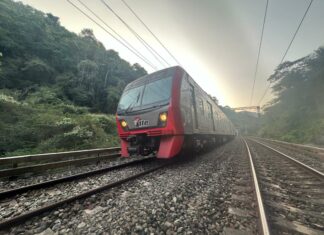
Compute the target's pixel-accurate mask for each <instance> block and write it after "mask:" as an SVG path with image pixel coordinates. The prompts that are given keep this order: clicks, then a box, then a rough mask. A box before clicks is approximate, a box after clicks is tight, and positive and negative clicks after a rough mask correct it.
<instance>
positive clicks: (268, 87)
mask: <svg viewBox="0 0 324 235" xmlns="http://www.w3.org/2000/svg"><path fill="white" fill-rule="evenodd" d="M313 1H314V0H311V1H310V2H309V4H308V7H307V9H306V11H305V13H304V15H303V17H302V19H301V21H300V22H299V25H298V27H297V29H296V31H295V33H294V36H293V37H292V39H291V41H290V43H289V45H288V47H287V49H286V51H285V53H284V55H283V57H282V59H281V61H280V64H282V62H283V61H284V59H285V57H286V55H287V53H288V51H289V49H290V47H291V45H292V43H293V41H294V40H295V37H296V35H297V33H298V31H299V29H300V26H301V25H302V23H303V21H304V19H305V17H306V15H307V13H308V11H309V8H310V7H311V5H312V3H313ZM280 64H279V65H280ZM270 85H271V83H269V84H268V86H267V88H266V89H265V91H264V93H263V95H262V97H261V99H260V101H259V105H260V104H261V102H262V100H263V99H264V97H265V95H266V94H267V92H268V90H269V89H270Z"/></svg>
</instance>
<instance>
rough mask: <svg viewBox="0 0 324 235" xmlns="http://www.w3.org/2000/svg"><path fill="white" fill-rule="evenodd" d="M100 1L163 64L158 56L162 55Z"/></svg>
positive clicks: (108, 6) (107, 5)
mask: <svg viewBox="0 0 324 235" xmlns="http://www.w3.org/2000/svg"><path fill="white" fill-rule="evenodd" d="M101 2H102V3H103V4H104V5H105V7H106V8H107V9H108V10H109V11H111V12H112V13H113V14H114V15H115V16H116V17H117V18H118V19H119V20H120V21H121V22H122V23H123V24H124V25H125V26H126V28H127V29H128V30H129V31H130V32H131V33H132V34H133V35H134V36H135V37H136V38H137V39H138V40H139V41H140V43H141V44H142V45H143V46H144V47H145V48H146V49H147V50H148V51H149V52H150V53H151V54H152V55H153V56H154V58H155V59H156V60H157V61H158V62H159V63H160V64H161V65H162V66H165V65H164V64H163V62H162V61H161V59H160V58H159V57H161V58H162V56H161V55H160V54H159V53H158V52H157V51H155V50H154V48H152V47H151V46H150V45H149V44H148V43H147V42H146V41H145V39H143V38H142V37H141V36H140V35H139V34H138V33H137V32H136V31H135V30H134V29H133V28H132V27H131V26H130V25H129V24H127V23H126V21H125V20H123V19H122V18H121V16H119V15H118V14H117V13H116V11H114V10H113V9H112V7H111V6H110V5H109V4H108V3H107V2H106V1H105V0H101Z"/></svg>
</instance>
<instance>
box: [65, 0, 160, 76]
mask: <svg viewBox="0 0 324 235" xmlns="http://www.w3.org/2000/svg"><path fill="white" fill-rule="evenodd" d="M67 2H68V3H70V4H71V5H72V6H73V7H74V8H76V9H77V10H78V11H79V12H81V13H82V14H83V15H84V16H86V17H87V18H88V19H90V20H91V21H92V22H93V23H95V24H96V25H97V26H98V27H100V28H101V29H102V30H104V31H105V32H106V33H108V34H109V35H110V36H111V37H113V38H114V39H115V40H116V41H118V42H119V43H120V44H122V45H123V46H124V47H126V48H127V49H128V50H129V51H131V52H132V53H133V54H134V55H136V56H137V57H138V58H139V59H141V60H142V61H143V62H145V63H146V64H147V65H149V66H150V67H151V68H153V69H154V70H157V67H155V66H154V65H153V64H152V63H151V62H150V61H149V60H147V59H146V58H142V57H141V56H140V55H138V54H137V53H136V52H135V51H133V50H132V49H131V48H130V47H129V46H127V45H126V44H125V43H124V42H122V41H121V40H119V39H118V38H117V37H116V36H115V35H113V34H112V33H111V32H109V31H108V30H107V29H105V28H104V27H103V26H102V25H101V24H99V23H98V22H97V21H96V20H94V19H93V18H92V17H91V16H89V15H88V14H87V13H85V12H84V11H83V10H82V9H80V8H79V7H78V6H77V5H75V4H74V3H73V2H71V1H70V0H67Z"/></svg>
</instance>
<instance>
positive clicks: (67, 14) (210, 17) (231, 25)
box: [22, 0, 324, 107]
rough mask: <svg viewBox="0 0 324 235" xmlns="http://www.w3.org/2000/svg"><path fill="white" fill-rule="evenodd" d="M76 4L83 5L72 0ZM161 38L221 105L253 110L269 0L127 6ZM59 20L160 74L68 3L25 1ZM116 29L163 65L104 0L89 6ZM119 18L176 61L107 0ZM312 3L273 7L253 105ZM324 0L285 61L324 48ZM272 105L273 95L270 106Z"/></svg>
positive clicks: (152, 0) (171, 0)
mask: <svg viewBox="0 0 324 235" xmlns="http://www.w3.org/2000/svg"><path fill="white" fill-rule="evenodd" d="M71 1H74V2H75V3H76V4H77V0H71ZM126 1H127V3H128V4H129V5H130V6H131V7H132V8H133V9H134V11H135V12H137V13H138V15H139V16H140V17H141V18H142V20H143V21H144V22H145V23H146V24H147V25H148V26H149V27H150V28H151V30H152V31H153V32H154V33H155V34H156V35H157V36H158V37H159V38H160V40H161V41H162V42H163V43H164V44H165V45H166V46H167V48H168V49H169V50H170V51H171V52H172V53H173V54H174V56H175V57H176V58H177V59H178V60H179V62H180V63H181V65H182V66H183V67H184V69H185V70H187V72H189V74H190V75H191V76H192V77H193V78H194V79H195V80H196V81H197V82H198V84H200V85H201V86H202V88H203V89H204V90H206V91H207V92H208V93H209V94H211V95H213V96H216V97H217V98H218V99H219V101H220V103H221V104H222V105H230V106H232V107H237V106H246V105H249V102H250V95H251V88H252V83H253V75H254V70H255V64H256V59H257V51H258V44H259V40H260V34H261V29H262V21H263V14H264V9H265V4H266V0H126ZM22 2H24V3H26V4H29V5H31V6H33V7H35V8H37V9H39V10H41V11H44V12H46V13H47V12H51V13H52V14H54V15H56V16H58V17H59V18H60V22H61V25H63V26H64V27H66V28H67V29H68V30H71V31H73V32H75V33H79V32H80V31H81V29H83V28H92V29H93V30H94V33H95V36H96V37H97V38H98V39H99V40H100V41H101V42H103V44H104V45H105V47H106V48H107V49H114V50H116V51H118V52H119V54H120V56H121V57H122V58H124V59H126V60H128V61H130V62H131V63H135V62H138V63H140V64H141V65H142V66H144V67H145V68H146V69H147V71H148V72H153V71H154V70H153V69H152V68H150V67H149V66H148V65H146V64H145V63H143V62H142V61H140V60H139V59H138V58H137V57H136V56H134V55H133V54H131V52H129V51H128V50H127V49H125V48H124V47H123V46H121V45H120V44H119V43H118V42H116V41H115V40H114V39H113V38H112V37H110V36H109V35H108V34H107V33H105V32H104V31H103V30H102V29H100V28H99V27H98V26H96V25H95V24H94V23H92V22H91V21H90V20H88V19H87V18H86V17H85V16H83V15H82V14H81V13H79V12H78V11H77V10H76V9H75V8H73V7H72V6H71V5H70V4H69V3H68V2H67V1H66V0H55V1H53V0H23V1H22ZM83 2H84V3H86V4H87V5H88V6H89V7H90V8H91V9H92V10H93V11H95V12H96V13H97V14H99V15H100V16H101V17H102V18H103V19H104V20H105V21H106V22H107V24H109V25H110V26H111V27H113V28H114V29H115V30H116V31H118V32H119V33H120V34H122V35H123V36H124V37H125V38H127V40H129V42H131V43H132V44H133V45H134V46H135V47H136V48H139V50H140V51H141V52H142V53H143V54H144V55H146V56H147V57H148V58H149V59H150V60H151V61H152V62H153V63H154V64H155V65H156V66H157V67H158V68H159V69H162V68H163V66H161V65H160V64H159V63H158V62H157V61H155V60H154V58H153V57H152V56H151V55H150V54H149V53H148V52H147V51H145V49H144V48H143V47H142V46H141V45H140V43H139V42H138V41H137V39H136V38H135V37H134V36H133V35H132V34H130V33H129V31H128V30H127V28H125V26H123V25H122V23H121V22H119V21H118V19H117V18H116V17H115V16H114V15H113V14H112V13H111V12H109V11H108V10H107V8H105V6H104V5H103V4H102V3H101V1H100V0H92V1H89V0H88V1H87V0H83ZM106 2H107V3H108V4H110V5H111V7H112V8H113V9H114V10H115V11H116V12H117V13H118V14H120V16H121V17H122V18H123V19H124V20H125V21H126V22H127V23H128V24H129V25H131V26H132V27H133V28H134V29H135V30H136V31H137V32H138V33H139V34H140V35H142V37H143V38H145V40H147V41H148V42H149V43H150V44H151V45H152V46H153V47H154V48H155V49H156V50H157V51H159V52H160V53H161V54H162V55H163V56H164V57H165V58H166V59H167V60H168V61H169V63H170V64H172V65H175V64H176V63H175V61H173V60H172V58H170V57H169V56H168V54H167V53H166V52H165V51H164V50H163V49H162V48H161V47H160V46H159V44H158V43H157V42H156V41H155V39H154V38H153V37H152V36H151V35H150V34H149V33H148V32H147V31H146V30H145V28H144V27H143V26H142V25H141V24H140V23H139V22H138V21H137V20H136V18H135V17H134V16H133V15H132V14H131V12H130V11H129V10H128V9H127V8H126V7H125V5H123V3H122V1H121V0H106ZM308 4H309V0H270V1H269V8H268V17H267V22H266V25H265V31H264V40H263V45H262V51H261V57H260V64H259V72H258V75H257V80H256V91H255V95H254V100H253V104H257V103H258V101H259V99H260V97H261V96H262V93H263V92H264V90H265V87H266V86H267V81H266V79H267V78H268V77H269V75H271V74H272V73H273V71H274V69H275V67H276V66H277V65H278V63H279V62H280V60H281V58H282V56H283V53H284V51H285V49H286V48H287V46H288V43H289V41H290V39H291V38H292V35H293V33H294V31H295V30H296V28H297V26H298V24H299V21H300V19H301V17H302V16H303V14H304V11H305V10H306V8H307V6H308ZM323 23H324V1H323V0H314V3H313V5H312V7H311V8H310V10H309V12H308V15H307V17H306V19H305V21H304V23H303V25H302V27H301V29H300V31H299V34H298V35H297V38H296V39H295V41H294V43H293V45H292V47H291V49H290V51H289V53H288V55H287V57H286V60H295V59H298V58H300V57H303V56H305V55H307V54H309V53H311V52H313V51H314V50H316V49H317V48H318V47H319V46H323V45H324V29H323ZM270 98H271V96H270V94H268V96H267V97H266V99H265V101H267V100H269V99H270Z"/></svg>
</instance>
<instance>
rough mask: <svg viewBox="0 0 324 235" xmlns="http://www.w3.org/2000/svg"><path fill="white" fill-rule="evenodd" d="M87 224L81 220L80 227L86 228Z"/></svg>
mask: <svg viewBox="0 0 324 235" xmlns="http://www.w3.org/2000/svg"><path fill="white" fill-rule="evenodd" d="M85 226H86V224H85V223H84V222H81V223H79V224H78V228H84V227H85Z"/></svg>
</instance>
